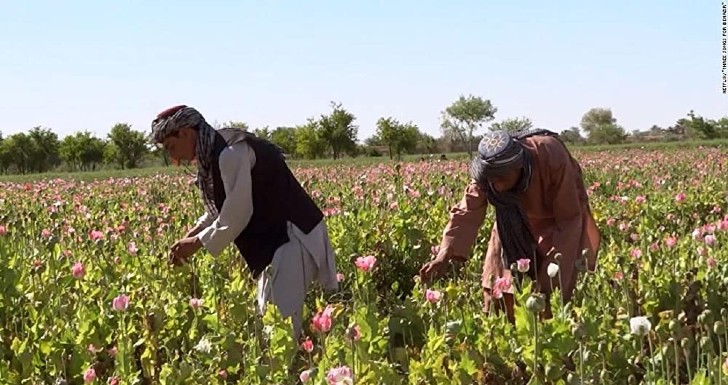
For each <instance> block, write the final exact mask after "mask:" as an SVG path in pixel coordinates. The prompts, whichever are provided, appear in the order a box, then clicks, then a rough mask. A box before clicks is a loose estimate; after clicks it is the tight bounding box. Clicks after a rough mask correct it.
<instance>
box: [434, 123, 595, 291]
mask: <svg viewBox="0 0 728 385" xmlns="http://www.w3.org/2000/svg"><path fill="white" fill-rule="evenodd" d="M522 143H523V144H524V145H525V147H526V151H529V152H530V154H531V159H532V162H533V169H532V170H533V171H532V176H531V181H530V184H529V186H528V189H527V190H526V191H525V192H524V193H523V195H522V197H521V201H520V203H521V207H522V209H523V211H524V213H525V215H526V217H527V220H528V225H529V227H530V228H531V231H532V233H533V237H534V239H535V240H539V239H540V240H541V242H540V243H539V246H538V247H539V250H540V252H541V256H540V257H539V258H538V260H537V261H536V268H537V276H536V280H537V282H536V285H537V288H538V290H539V291H541V292H546V293H548V292H550V291H551V288H552V287H553V288H556V287H561V290H562V292H563V295H564V299H565V300H567V301H568V300H569V299H570V298H571V295H572V292H573V290H574V287H575V285H576V277H577V273H578V272H577V271H576V261H577V259H578V258H580V257H581V256H582V251H583V250H585V249H586V250H588V254H587V255H586V267H587V269H588V270H589V271H592V272H593V271H594V270H595V269H596V260H597V253H598V250H599V244H600V242H601V235H600V232H599V229H598V228H597V226H596V223H595V221H594V218H593V216H592V214H591V210H590V208H589V201H588V197H587V193H586V189H585V188H584V181H583V179H582V171H581V167H580V166H579V164H578V163H577V162H576V160H575V159H574V158H573V157H572V156H571V154H570V153H569V151H568V149H567V148H566V146H564V144H563V143H562V142H561V141H560V140H559V139H557V138H555V137H551V136H538V135H537V136H532V137H528V138H525V139H523V140H522ZM487 208H488V200H487V198H486V195H485V191H484V190H482V189H481V188H480V187H478V185H476V184H475V182H474V181H471V183H469V184H468V185H467V187H466V189H465V194H464V196H463V198H462V199H461V201H460V202H459V203H458V204H457V205H455V206H454V207H453V208H452V209H451V210H450V220H449V222H448V224H447V226H446V228H445V230H444V232H443V238H442V242H441V244H440V248H441V249H447V250H449V251H450V255H452V256H453V257H454V258H456V259H459V260H465V259H467V258H468V256H469V255H470V254H471V250H472V248H473V245H474V244H475V240H476V238H477V235H478V232H479V229H480V227H481V226H482V224H483V222H484V220H485V214H486V210H487ZM496 221H497V218H496ZM507 241H508V240H504V242H507ZM552 247H553V248H554V251H553V252H551V253H549V251H550V250H551V249H552ZM556 252H558V253H561V255H562V257H561V259H560V262H559V266H560V269H559V270H560V275H561V282H562V283H563V287H562V286H561V285H560V284H559V277H558V275H557V276H556V277H555V278H554V279H553V281H552V282H551V283H549V279H550V278H549V276H548V274H547V272H546V269H547V266H548V264H549V263H550V262H553V261H554V255H555V254H556ZM510 275H511V273H510V270H509V266H503V260H502V258H501V243H500V239H499V237H498V231H497V228H496V226H495V224H494V225H493V228H492V230H491V237H490V241H489V243H488V251H487V252H486V256H485V260H484V263H483V280H482V283H483V286H484V288H485V289H486V302H488V299H489V298H488V292H489V290H487V289H490V283H491V280H492V279H493V278H491V277H510ZM513 287H514V286H513V285H512V286H511V289H510V290H506V291H505V292H506V293H511V294H512V291H513V289H512V288H513Z"/></svg>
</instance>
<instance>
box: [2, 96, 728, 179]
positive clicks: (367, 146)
mask: <svg viewBox="0 0 728 385" xmlns="http://www.w3.org/2000/svg"><path fill="white" fill-rule="evenodd" d="M497 112H498V109H497V108H496V107H495V106H494V105H493V103H492V102H491V101H490V100H488V99H483V98H481V97H478V96H473V95H469V96H467V97H466V96H461V97H459V98H458V99H457V100H455V101H454V102H453V103H452V104H451V105H450V106H448V107H447V108H445V110H444V111H442V113H441V124H440V128H441V134H442V135H441V136H440V137H439V138H435V137H433V136H431V135H428V134H427V133H424V132H422V131H421V130H420V128H419V127H418V126H417V124H415V123H413V122H411V121H407V122H403V121H400V120H398V119H396V118H394V117H391V116H390V117H382V118H380V119H379V120H378V121H377V123H376V132H375V134H374V135H373V136H372V137H370V138H367V139H366V140H365V141H364V142H363V143H359V141H358V140H357V137H358V131H359V127H358V125H356V123H355V122H356V116H355V115H354V114H353V113H351V112H349V111H347V110H346V109H345V108H344V107H343V106H342V105H341V103H333V102H332V103H331V111H330V112H329V113H328V114H322V115H320V116H319V117H317V118H309V119H308V120H307V121H306V123H304V124H302V125H299V126H296V127H277V128H275V129H270V128H269V127H262V128H256V129H254V130H252V131H253V132H254V133H255V134H256V135H258V136H260V137H264V138H267V139H269V140H271V141H273V142H274V143H276V144H278V145H279V146H280V147H281V148H282V149H283V151H285V152H286V154H287V155H288V156H289V157H291V158H298V159H321V158H327V157H333V158H334V159H337V158H341V157H343V156H352V157H354V156H362V155H363V156H382V155H384V154H387V155H388V156H389V157H390V158H400V157H401V156H402V155H404V154H435V153H446V152H468V153H472V152H473V151H474V150H475V149H476V148H477V143H478V141H479V140H480V138H481V137H482V134H481V133H480V131H481V130H482V128H483V126H485V125H486V124H489V125H488V129H490V130H507V131H512V132H516V131H521V130H525V129H530V128H533V122H532V121H531V120H530V119H529V118H527V117H515V118H508V119H503V120H501V121H498V122H493V121H494V120H495V115H496V113H497ZM491 122H493V123H491ZM214 125H215V126H216V127H218V128H219V127H223V126H226V127H238V128H242V129H245V130H248V129H249V127H248V125H247V124H246V123H244V122H234V121H231V122H228V123H226V124H217V123H215V124H214ZM556 131H558V130H556ZM582 133H583V134H585V136H583V135H582ZM561 137H562V139H563V140H564V141H566V142H568V143H572V144H577V145H578V144H620V143H625V142H628V141H650V140H684V139H718V138H728V118H726V117H724V118H721V119H719V120H711V119H706V118H703V117H701V116H699V115H697V114H695V113H694V111H690V112H689V113H688V116H687V117H685V118H681V119H679V120H678V121H677V122H676V124H675V125H673V126H670V127H667V128H662V127H658V126H652V127H651V128H649V129H647V130H645V131H639V130H636V131H632V132H631V133H630V134H627V132H626V131H625V129H624V128H623V127H622V126H621V125H619V124H618V123H617V119H616V118H615V117H614V116H613V113H612V111H611V109H609V108H592V109H590V110H589V111H587V112H586V113H585V114H584V115H583V116H582V119H581V122H580V125H579V127H571V128H569V129H567V130H564V131H562V132H561ZM165 155H166V154H164V152H163V151H160V150H159V149H157V148H156V147H154V146H151V145H150V144H149V143H148V141H147V140H146V135H145V133H143V132H140V131H135V130H133V129H132V127H131V126H130V125H129V124H126V123H119V124H116V125H115V126H114V127H112V129H111V130H110V131H109V133H108V134H107V136H106V137H105V138H99V137H96V136H94V135H92V134H91V133H89V132H88V131H82V132H77V133H75V134H72V135H68V136H66V137H64V138H63V139H59V137H58V135H57V134H56V133H54V132H53V131H52V130H51V129H49V128H44V127H34V128H33V129H31V130H30V131H28V132H21V133H17V134H13V135H11V136H9V137H7V138H3V137H2V135H0V171H1V172H2V173H22V174H26V173H40V172H47V171H50V170H66V171H91V170H96V169H98V168H101V167H112V168H121V169H127V168H136V167H141V166H146V165H151V164H160V163H162V162H164V164H167V163H168V159H167V158H166V156H165Z"/></svg>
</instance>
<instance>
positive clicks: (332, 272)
mask: <svg viewBox="0 0 728 385" xmlns="http://www.w3.org/2000/svg"><path fill="white" fill-rule="evenodd" d="M152 140H153V141H154V142H155V143H156V144H157V145H158V146H161V147H163V148H164V149H165V150H166V151H167V153H168V154H169V155H170V157H171V158H172V160H173V161H175V162H176V163H177V162H181V161H186V162H191V161H193V160H194V161H195V162H196V164H197V181H196V184H197V186H198V188H199V189H200V192H201V195H202V201H203V203H204V206H205V213H204V215H202V217H200V218H199V220H198V221H197V223H196V224H195V226H194V227H193V228H192V229H191V230H189V232H188V233H187V234H186V235H185V237H184V238H182V239H181V240H179V241H177V242H176V243H175V244H174V245H173V246H172V248H171V253H170V262H171V263H173V264H176V265H178V264H181V263H184V262H186V261H187V260H188V258H189V257H190V256H192V254H194V253H195V252H197V251H198V250H199V249H201V248H203V247H204V248H205V249H206V250H207V251H208V252H209V253H210V254H212V255H213V256H214V257H217V256H219V255H220V254H221V253H222V252H223V250H224V249H225V248H226V247H227V246H228V245H229V244H231V243H233V244H234V245H235V246H236V248H237V249H238V251H240V253H241V254H242V256H243V258H244V259H245V261H246V264H247V265H248V268H249V269H250V270H251V273H252V274H253V277H254V278H256V279H257V280H258V296H257V299H258V311H260V312H261V313H262V312H263V311H264V310H265V305H266V304H267V303H268V302H272V303H274V304H275V305H276V306H278V308H279V309H280V311H281V314H282V315H283V316H284V317H289V316H290V317H291V318H292V323H293V328H294V333H295V336H296V338H298V337H299V336H300V332H301V323H302V319H301V312H302V310H303V303H304V300H305V297H306V293H307V291H308V289H309V285H310V283H312V282H313V281H314V280H318V282H319V283H320V284H321V285H322V287H323V288H324V289H325V290H336V289H338V283H337V280H336V265H335V261H334V252H333V248H332V246H331V242H330V240H329V236H328V230H327V227H326V223H325V221H324V215H323V213H322V212H321V210H320V209H319V208H318V207H317V206H316V204H315V203H314V201H313V200H312V199H311V197H310V196H309V195H308V194H307V193H306V191H305V190H304V189H303V187H302V186H301V184H300V183H299V182H298V180H296V178H295V177H294V175H293V173H292V172H291V170H290V169H289V168H288V166H287V164H286V162H285V160H284V157H283V153H282V151H281V149H280V148H279V147H278V146H276V145H275V144H273V143H271V142H269V141H267V140H264V139H261V138H258V137H256V136H255V135H253V134H251V133H248V132H246V131H243V130H240V129H235V128H223V129H220V130H215V129H214V128H213V127H212V126H210V125H209V124H208V123H207V122H206V121H205V119H204V117H203V116H202V115H201V114H200V113H199V112H198V111H197V110H195V109H194V108H192V107H187V106H185V105H179V106H175V107H171V108H169V109H167V110H165V111H163V112H161V113H160V114H159V115H158V116H157V117H156V119H154V121H153V122H152Z"/></svg>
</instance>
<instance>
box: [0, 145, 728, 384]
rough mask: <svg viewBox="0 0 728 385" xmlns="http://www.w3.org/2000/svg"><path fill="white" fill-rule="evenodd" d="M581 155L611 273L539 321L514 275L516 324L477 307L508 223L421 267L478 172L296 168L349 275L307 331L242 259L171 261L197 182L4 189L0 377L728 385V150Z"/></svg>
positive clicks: (606, 270)
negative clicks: (490, 251)
mask: <svg viewBox="0 0 728 385" xmlns="http://www.w3.org/2000/svg"><path fill="white" fill-rule="evenodd" d="M575 157H576V158H577V159H578V160H579V161H580V162H581V164H582V167H583V169H584V172H585V178H586V186H588V192H589V195H590V203H591V207H592V211H593V213H594V216H595V218H596V221H597V224H598V225H599V227H600V229H601V231H602V248H601V250H600V254H599V259H598V267H597V270H596V272H594V273H583V274H582V275H581V276H580V278H579V283H578V285H577V289H576V291H575V295H574V298H573V300H572V301H571V302H569V303H566V304H564V303H563V302H562V301H561V299H560V297H559V296H558V295H555V296H553V297H552V298H551V299H550V300H551V304H552V308H553V313H554V317H553V318H552V319H549V320H545V321H543V322H536V320H537V318H538V316H539V313H540V312H541V311H542V309H543V307H544V298H543V297H541V296H539V295H538V294H536V293H532V292H531V283H530V282H529V281H528V279H527V278H524V279H523V280H522V281H521V282H502V283H501V284H503V285H516V284H518V287H519V290H518V292H517V294H516V299H517V306H516V309H515V317H516V322H515V324H514V325H513V324H510V323H508V321H507V320H506V319H505V316H496V315H491V316H486V315H485V313H484V311H483V301H482V300H483V294H482V288H481V271H482V256H483V254H484V251H485V248H486V247H487V241H488V237H489V236H490V225H491V223H492V219H493V212H492V211H490V212H489V214H488V216H487V218H486V223H485V224H484V225H483V228H482V230H481V236H480V237H479V239H478V242H477V244H476V246H475V248H474V249H473V251H472V256H471V258H470V260H469V261H468V262H467V263H466V264H465V265H463V266H462V267H461V268H460V269H453V270H452V271H451V272H450V273H448V275H447V276H446V277H444V278H442V279H440V280H438V281H435V282H433V283H430V284H428V285H425V284H424V283H423V282H420V280H419V279H418V277H416V275H417V272H418V270H419V268H420V267H421V265H422V264H423V263H424V262H425V261H427V260H429V259H430V258H431V256H432V254H433V253H436V251H437V249H436V247H437V245H438V244H439V242H440V237H441V234H442V230H443V228H444V226H445V225H446V223H447V219H448V210H449V209H450V207H451V206H452V205H454V204H455V203H457V201H458V200H459V199H460V198H461V196H462V193H463V191H464V188H465V185H466V183H467V181H468V176H467V173H466V170H467V164H466V163H465V162H464V161H462V160H445V161H439V160H427V161H418V162H402V163H381V164H372V165H355V164H351V165H346V164H331V165H326V166H320V167H315V166H305V167H296V168H294V173H295V174H296V176H297V177H298V178H299V180H300V181H302V184H303V185H304V187H305V188H306V189H307V191H309V192H310V194H311V195H312V197H313V198H314V199H315V201H316V202H317V203H318V204H319V205H320V207H321V208H322V210H323V211H324V213H325V214H326V221H327V225H328V228H329V231H330V236H331V239H332V243H333V246H334V248H335V250H336V253H337V268H338V270H339V281H340V283H339V285H340V290H339V291H338V292H335V293H324V292H323V291H321V290H320V289H314V290H312V292H311V293H310V294H309V297H308V299H307V304H306V308H305V310H304V320H305V322H306V325H305V327H304V336H303V337H302V338H301V339H300V340H294V339H293V337H292V334H291V332H290V330H291V328H290V321H289V320H285V319H282V318H281V317H280V315H279V314H278V313H277V312H276V311H275V307H273V306H269V307H268V308H267V312H266V314H265V315H263V316H258V315H257V314H256V310H255V309H256V306H255V305H256V304H255V289H256V282H255V281H254V280H252V278H251V276H250V273H249V272H248V271H247V270H246V267H245V265H244V262H242V259H241V258H240V256H239V255H238V254H237V252H236V250H235V249H234V248H233V247H230V248H228V250H227V251H226V252H225V253H224V254H223V255H222V256H221V257H219V258H212V257H211V256H210V255H209V254H207V253H205V252H204V251H201V252H198V253H197V254H196V255H195V256H194V257H193V259H192V261H191V263H189V264H188V265H185V266H183V267H172V266H170V265H169V264H168V260H167V257H168V250H169V247H170V246H171V245H172V244H173V243H174V242H175V241H176V240H178V239H179V238H181V237H182V236H183V235H184V234H185V233H186V232H187V230H188V228H189V227H190V226H192V225H193V224H194V221H195V220H196V219H197V217H198V216H199V215H200V214H201V213H202V204H201V202H200V199H199V193H198V192H197V191H196V190H195V189H194V186H193V185H192V184H191V182H192V180H193V176H191V175H189V174H187V173H185V172H183V171H180V172H178V173H160V174H159V175H153V176H138V177H127V178H107V179H103V180H97V181H79V180H73V179H67V180H65V179H47V180H43V181H38V182H32V183H11V182H3V183H1V184H2V186H0V187H1V188H0V207H1V209H0V296H2V297H1V300H0V383H1V384H54V385H60V384H69V385H70V384H84V383H87V384H116V385H120V384H296V383H302V384H317V385H318V384H321V385H323V384H341V385H343V384H388V385H389V384H412V385H420V384H462V385H466V384H639V383H642V384H696V385H698V384H721V383H728V329H727V328H726V324H727V323H728V250H726V249H725V248H724V246H723V245H725V244H726V243H728V215H727V214H728V195H727V194H728V178H726V171H728V156H727V155H726V152H725V150H722V149H720V148H709V147H692V148H688V147H681V148H678V147H676V148H665V149H619V150H609V151H600V152H595V151H576V152H575ZM577 266H583V263H580V264H577ZM520 267H522V266H514V267H513V268H514V269H517V268H520ZM550 270H551V271H552V272H553V275H554V279H558V265H556V266H553V267H552V268H551V269H550Z"/></svg>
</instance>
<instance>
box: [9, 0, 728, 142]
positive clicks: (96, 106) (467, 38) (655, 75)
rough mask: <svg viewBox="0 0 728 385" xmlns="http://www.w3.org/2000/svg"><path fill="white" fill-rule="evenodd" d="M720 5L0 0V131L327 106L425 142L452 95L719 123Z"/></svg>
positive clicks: (539, 119) (570, 111)
mask: <svg viewBox="0 0 728 385" xmlns="http://www.w3.org/2000/svg"><path fill="white" fill-rule="evenodd" d="M721 16H722V14H721V2H720V1H717V0H695V1H688V0H679V1H678V0H661V1H652V0H649V1H647V0H641V1H615V2H609V3H607V2H603V1H511V2H505V1H493V0H479V1H442V0H440V1H434V0H429V1H426V0H420V1H397V0H389V1H382V0H379V1H375V0H369V1H364V0H359V1H355V0H349V1H342V0H339V1H313V0H307V1H303V0H299V1H255V2H254V1H222V0H216V1H209V2H202V1H188V0H176V1H156V0H155V1H141V0H131V1H98V0H97V1H90V0H86V1H30V0H29V1H18V0H0V131H1V132H2V133H3V134H4V135H8V134H12V133H14V132H18V131H23V130H27V129H30V128H32V127H33V126H36V125H43V126H46V127H50V128H53V129H54V130H55V131H56V132H58V133H59V135H61V136H64V135H66V134H68V133H72V132H75V131H78V130H89V131H91V132H95V133H96V134H97V135H105V134H106V133H107V132H108V130H109V129H110V128H111V126H112V125H113V124H114V123H116V122H128V123H130V124H132V125H133V127H134V128H135V129H138V130H145V131H146V130H147V129H148V127H149V122H150V121H151V119H152V118H153V117H154V116H155V115H156V113H158V112H159V111H161V110H163V109H164V108H166V107H168V106H170V105H173V104H178V103H184V104H188V105H191V106H194V107H196V108H198V109H199V110H200V111H201V112H202V113H203V114H204V115H205V117H206V118H207V119H208V121H210V122H213V121H215V120H217V121H219V122H224V121H228V120H241V121H245V122H247V123H248V124H249V125H250V126H251V127H253V128H255V127H260V126H264V125H269V126H271V128H273V127H276V126H287V125H296V124H300V123H304V122H305V120H306V118H308V117H314V116H318V115H319V114H321V113H326V112H328V111H329V101H332V100H334V101H340V102H342V103H343V105H344V107H346V108H347V109H349V110H350V111H351V112H353V113H354V114H355V115H356V116H357V118H358V119H357V122H358V124H359V126H360V129H359V137H360V138H361V139H363V138H366V137H368V136H370V135H371V134H373V132H374V130H375V122H376V120H377V119H378V118H379V117H382V116H393V117H395V118H397V119H400V120H402V121H410V120H411V121H413V122H415V123H417V124H418V125H419V126H420V128H421V129H423V130H424V131H426V132H428V133H430V134H434V135H439V133H440V131H439V117H440V111H442V110H443V109H444V108H445V107H446V106H447V105H449V104H450V103H451V102H452V101H454V100H455V99H457V98H458V96H459V95H461V94H465V95H467V94H474V95H478V96H482V97H484V98H488V99H490V100H491V101H492V102H493V103H494V104H495V105H496V107H498V113H497V115H496V121H498V120H501V119H504V118H507V117H516V116H528V117H530V118H531V119H532V120H533V121H534V123H535V124H536V125H538V126H541V127H545V128H550V129H554V130H557V131H561V130H563V129H566V128H568V127H570V126H573V125H578V123H579V120H580V119H581V116H582V114H583V113H584V112H586V111H587V110H588V109H589V108H591V107H611V108H612V110H613V112H614V115H615V117H616V118H617V120H618V122H619V123H621V124H622V125H623V126H624V127H625V128H626V129H627V130H628V131H631V130H633V129H646V128H648V127H650V126H651V125H652V124H658V125H663V126H667V125H671V124H673V123H674V122H675V121H676V120H677V119H679V118H681V117H683V116H685V115H686V114H687V112H688V111H689V110H690V109H695V110H696V112H698V113H699V114H701V115H703V116H706V117H710V118H719V117H721V116H723V115H728V113H727V112H726V106H727V105H728V96H726V95H723V94H722V91H721Z"/></svg>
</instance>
